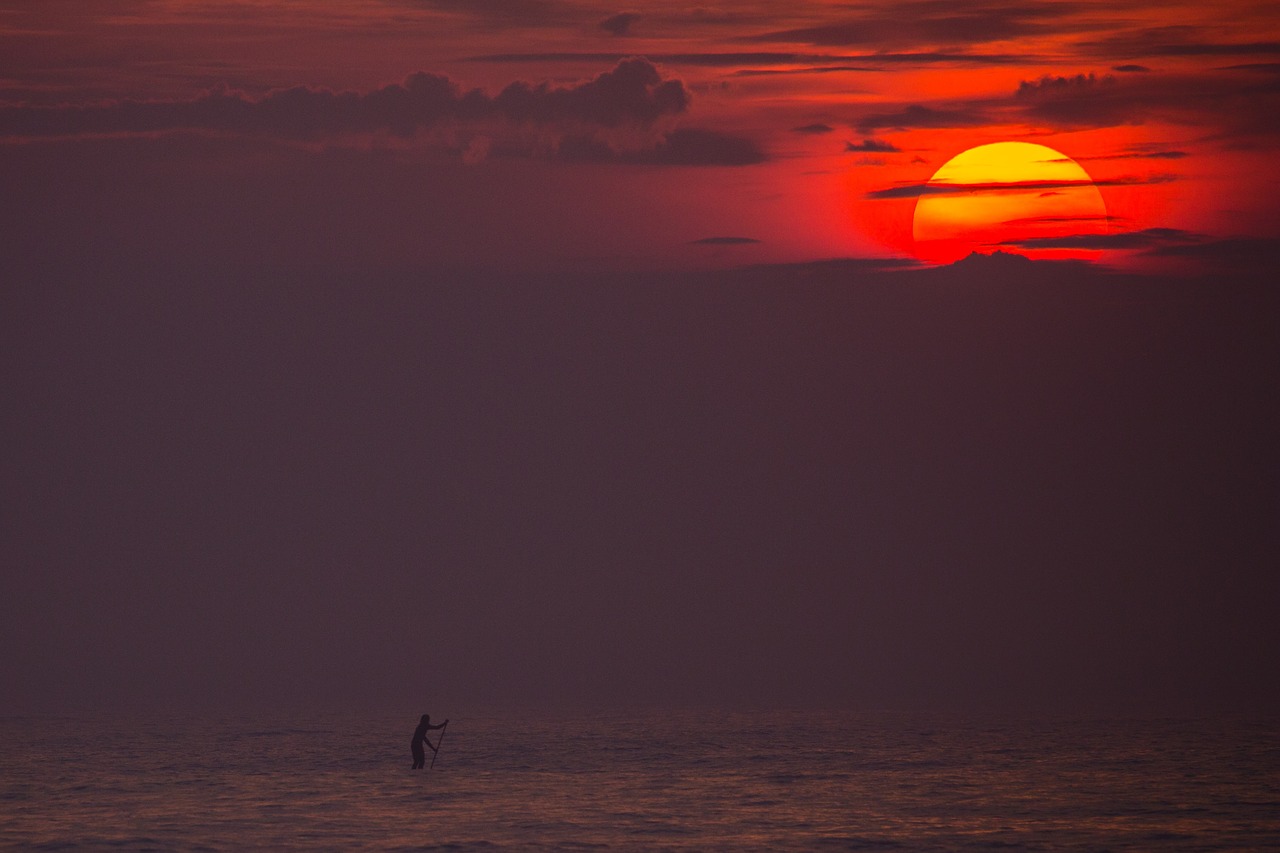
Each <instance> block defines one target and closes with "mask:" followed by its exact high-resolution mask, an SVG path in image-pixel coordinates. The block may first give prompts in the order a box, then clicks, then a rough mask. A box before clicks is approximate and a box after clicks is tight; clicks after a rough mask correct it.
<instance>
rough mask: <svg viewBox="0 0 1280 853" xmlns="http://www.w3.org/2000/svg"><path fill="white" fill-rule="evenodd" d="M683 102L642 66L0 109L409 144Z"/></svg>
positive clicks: (44, 117) (40, 132)
mask: <svg viewBox="0 0 1280 853" xmlns="http://www.w3.org/2000/svg"><path fill="white" fill-rule="evenodd" d="M688 105H689V94H688V91H687V90H686V89H685V87H684V84H683V83H681V82H680V81H679V80H670V79H663V77H662V76H661V75H660V74H659V72H658V70H657V69H656V68H655V67H654V66H653V65H652V64H651V63H650V62H648V61H647V60H644V59H624V60H622V61H621V62H619V63H618V64H617V66H615V67H614V68H613V69H612V70H610V71H606V72H604V73H602V74H600V75H599V76H597V77H595V78H594V79H592V80H589V81H587V82H585V83H580V84H577V85H574V86H567V87H562V88H555V87H552V86H550V85H549V84H546V83H541V84H528V83H512V84H511V85H509V86H507V87H506V88H505V89H503V90H502V91H501V92H499V93H498V94H497V95H496V96H490V95H488V94H485V93H484V92H482V91H480V90H478V89H473V90H471V91H463V90H462V89H461V88H459V86H458V85H457V84H456V83H454V82H453V81H451V80H450V79H449V78H447V77H444V76H441V75H438V74H428V73H424V72H419V73H416V74H412V75H410V76H409V77H408V78H407V79H406V80H405V81H404V83H400V84H393V85H389V86H384V87H382V88H381V89H376V90H374V91H371V92H367V93H357V92H333V91H329V90H325V89H311V88H305V87H295V88H292V89H284V90H277V91H273V92H270V93H268V94H267V95H265V96H263V97H262V98H258V99H253V98H250V97H248V96H246V95H244V94H243V93H239V92H232V91H228V90H221V91H214V92H209V93H207V94H204V95H201V96H200V97H197V98H194V99H191V100H183V101H119V102H115V103H111V104H106V105H92V106H79V105H72V106H60V107H22V106H13V107H6V108H0V135H3V136H21V137H32V136H76V135H93V134H121V133H124V134H128V133H153V132H160V131H170V130H204V131H215V132H227V133H243V134H262V135H267V136H276V137H283V138H289V139H317V138H324V137H328V136H335V135H342V134H360V133H370V132H385V133H391V134H395V135H399V136H411V135H413V134H414V133H415V132H417V131H418V130H420V129H423V128H429V127H433V126H435V125H438V124H441V123H443V122H446V121H491V120H495V119H497V120H504V121H508V122H516V123H531V124H538V125H556V124H570V123H585V124H589V125H595V126H599V127H603V128H618V127H624V126H629V125H638V126H641V127H647V126H650V125H652V124H653V123H654V122H656V121H657V120H658V119H660V118H663V117H665V116H673V115H677V114H679V113H682V112H684V111H685V110H686V109H687V108H688Z"/></svg>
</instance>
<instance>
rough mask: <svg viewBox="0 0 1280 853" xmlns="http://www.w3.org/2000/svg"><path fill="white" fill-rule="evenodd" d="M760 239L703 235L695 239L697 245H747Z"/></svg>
mask: <svg viewBox="0 0 1280 853" xmlns="http://www.w3.org/2000/svg"><path fill="white" fill-rule="evenodd" d="M759 242H760V241H759V240H757V239H756V238H754V237H703V238H702V239H701V240H694V241H693V245H695V246H745V245H749V244H751V243H759Z"/></svg>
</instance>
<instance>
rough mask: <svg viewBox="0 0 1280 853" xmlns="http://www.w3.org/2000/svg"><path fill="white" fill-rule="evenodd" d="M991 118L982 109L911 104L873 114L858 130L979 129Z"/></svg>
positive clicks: (862, 122)
mask: <svg viewBox="0 0 1280 853" xmlns="http://www.w3.org/2000/svg"><path fill="white" fill-rule="evenodd" d="M990 120H991V116H990V115H988V114H987V113H986V112H984V111H983V110H981V109H978V108H975V107H971V106H961V107H957V108H954V109H946V108H942V109H934V108H933V107H926V106H923V105H921V104H911V105H910V106H907V107H903V108H902V109H901V110H898V111H897V112H891V113H873V114H871V115H867V116H863V117H862V118H861V119H860V120H859V121H858V130H860V131H862V132H863V133H872V132H874V131H877V130H881V129H883V128H890V129H893V130H911V129H916V128H943V127H978V126H980V125H984V124H987V123H988V122H989V121H990Z"/></svg>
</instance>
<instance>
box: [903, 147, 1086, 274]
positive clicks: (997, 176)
mask: <svg viewBox="0 0 1280 853" xmlns="http://www.w3.org/2000/svg"><path fill="white" fill-rule="evenodd" d="M1107 230H1108V228H1107V206H1106V204H1105V203H1104V202H1103V200H1102V193H1100V192H1099V191H1098V187H1097V185H1096V184H1094V182H1093V179H1092V178H1091V177H1089V173H1088V172H1086V171H1085V170H1084V169H1083V168H1082V167H1081V166H1080V164H1079V163H1077V162H1076V161H1074V160H1072V159H1071V158H1070V157H1067V156H1066V155H1064V154H1061V153H1059V152H1057V151H1055V150H1053V149H1052V148H1049V147H1047V146H1045V145H1035V144H1033V143H1030V142H994V143H991V144H990V145H979V146H978V147H976V148H970V149H969V150H968V151H964V152H962V153H960V154H957V155H956V156H955V157H952V158H951V159H950V160H948V161H947V162H946V163H945V164H943V166H942V168H940V169H938V171H937V172H935V173H934V175H933V177H932V178H930V179H929V183H928V184H926V185H925V186H924V187H923V189H922V191H921V194H920V197H919V200H918V201H917V202H916V210H915V217H914V219H913V221H912V226H911V231H912V236H914V238H915V253H916V256H917V257H919V258H920V259H921V260H925V261H930V262H932V263H951V262H952V261H955V260H958V259H960V258H963V257H964V256H966V255H968V254H969V253H970V252H975V251H977V252H991V251H993V250H995V249H1003V250H1005V251H1015V252H1019V253H1021V254H1024V255H1029V256H1032V257H1040V258H1065V257H1077V258H1078V257H1084V256H1089V255H1092V254H1096V253H1093V252H1083V251H1080V250H1073V249H1071V248H1070V240H1069V239H1064V238H1070V237H1072V236H1074V235H1090V234H1103V233H1106V231H1107Z"/></svg>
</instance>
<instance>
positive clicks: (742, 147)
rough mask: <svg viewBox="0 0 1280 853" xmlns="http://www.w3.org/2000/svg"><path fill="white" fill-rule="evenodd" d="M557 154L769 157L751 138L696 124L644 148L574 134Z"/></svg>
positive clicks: (640, 162)
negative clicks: (620, 146) (619, 145)
mask: <svg viewBox="0 0 1280 853" xmlns="http://www.w3.org/2000/svg"><path fill="white" fill-rule="evenodd" d="M557 155H558V157H559V158H560V159H562V160H565V161H567V162H571V163H601V164H603V163H617V164H625V165H637V166H754V165H756V164H758V163H763V162H765V161H766V160H768V159H769V158H768V156H767V155H766V154H765V152H764V151H762V150H761V149H760V147H759V146H758V145H756V143H755V142H753V141H752V140H750V139H747V138H745V137H741V136H734V135H733V134H729V133H722V132H720V131H716V130H707V129H704V128H695V127H685V128H679V129H677V130H674V131H672V132H671V133H668V134H666V135H665V136H663V137H662V138H661V139H659V140H658V141H657V142H656V143H655V144H653V145H650V146H646V147H643V148H640V149H621V150H620V149H619V148H617V147H615V146H614V145H612V144H610V143H609V142H606V141H604V140H602V139H599V138H598V137H594V136H586V135H581V134H577V135H571V136H568V137H566V138H565V139H564V140H563V141H562V142H561V143H560V147H559V150H558V152H557Z"/></svg>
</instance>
